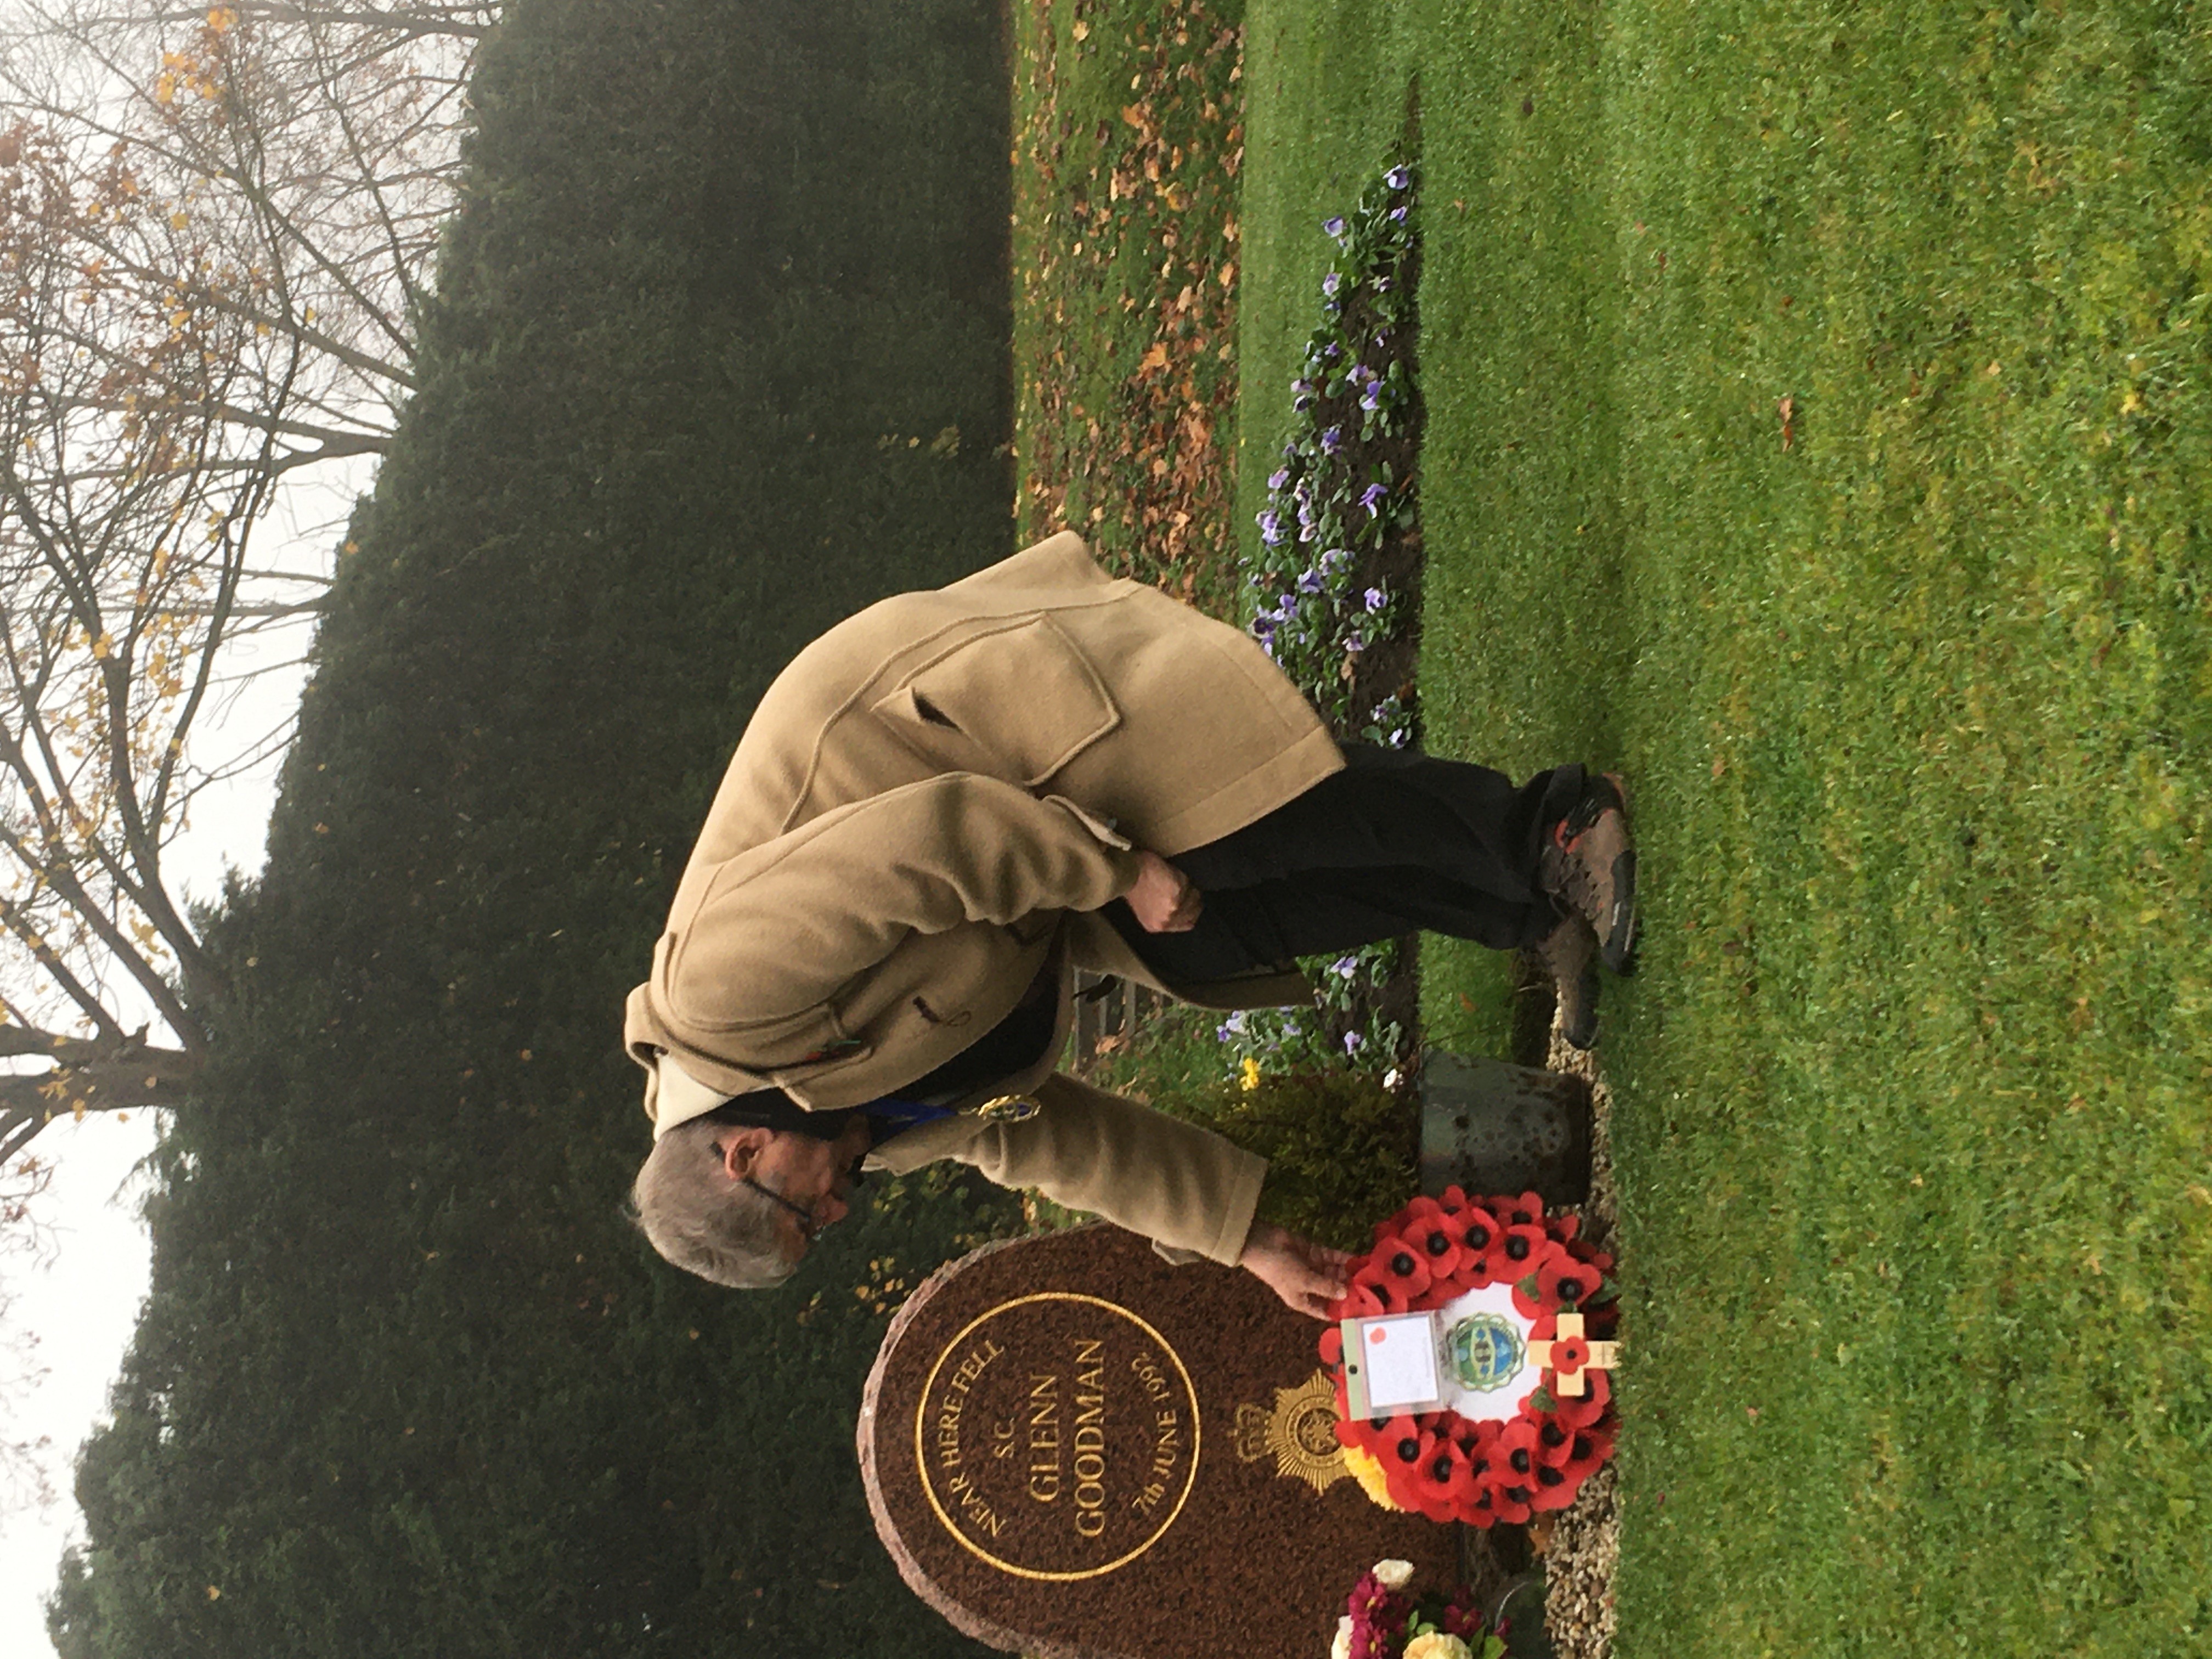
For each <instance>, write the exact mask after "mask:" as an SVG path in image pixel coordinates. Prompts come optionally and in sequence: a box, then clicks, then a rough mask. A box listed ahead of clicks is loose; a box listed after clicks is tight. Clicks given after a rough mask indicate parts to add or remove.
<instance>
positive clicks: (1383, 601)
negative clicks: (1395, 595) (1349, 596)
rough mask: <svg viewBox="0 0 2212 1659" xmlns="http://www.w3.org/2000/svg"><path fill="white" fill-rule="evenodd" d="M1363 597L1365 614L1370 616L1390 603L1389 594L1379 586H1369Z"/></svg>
mask: <svg viewBox="0 0 2212 1659" xmlns="http://www.w3.org/2000/svg"><path fill="white" fill-rule="evenodd" d="M1363 597H1364V601H1365V603H1366V605H1367V614H1368V615H1369V616H1370V617H1371V616H1373V615H1374V614H1375V613H1376V611H1380V610H1381V609H1382V608H1383V606H1384V605H1388V604H1389V603H1390V596H1389V594H1388V593H1385V592H1383V590H1382V589H1381V588H1379V587H1370V588H1369V589H1368V590H1367V592H1366V593H1365V594H1364V596H1363Z"/></svg>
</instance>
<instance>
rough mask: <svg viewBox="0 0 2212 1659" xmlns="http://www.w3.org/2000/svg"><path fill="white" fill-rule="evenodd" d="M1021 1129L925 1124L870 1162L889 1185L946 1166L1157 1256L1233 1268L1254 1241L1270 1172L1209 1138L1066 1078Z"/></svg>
mask: <svg viewBox="0 0 2212 1659" xmlns="http://www.w3.org/2000/svg"><path fill="white" fill-rule="evenodd" d="M1036 1098H1037V1102H1038V1104H1039V1105H1040V1107H1041V1108H1042V1110H1040V1111H1039V1112H1038V1113H1037V1114H1036V1115H1035V1116H1034V1117H1030V1118H1028V1119H1025V1120H1024V1121H1021V1122H1018V1123H1007V1122H985V1121H981V1120H978V1119H975V1118H971V1117H963V1118H954V1119H940V1120H939V1121H937V1122H935V1123H927V1124H923V1125H921V1127H918V1128H915V1129H909V1130H908V1131H907V1133H904V1134H902V1135H900V1136H898V1137H897V1138H896V1139H893V1140H890V1141H889V1142H886V1143H885V1144H884V1146H882V1147H881V1148H879V1149H878V1151H877V1152H876V1153H875V1154H874V1155H873V1156H872V1158H871V1160H870V1161H871V1162H872V1164H877V1165H878V1166H879V1167H882V1168H884V1169H888V1170H892V1171H893V1172H895V1173H901V1174H902V1173H904V1172H905V1171H906V1170H911V1169H914V1168H916V1167H918V1166H919V1165H921V1164H926V1163H929V1162H933V1161H934V1160H935V1159H938V1158H953V1159H957V1161H959V1162H960V1163H963V1164H973V1165H974V1166H975V1168H976V1169H977V1170H979V1171H981V1173H982V1174H983V1175H984V1176H986V1177H987V1178H988V1179H989V1180H991V1181H994V1182H997V1183H998V1184H999V1185H1000V1186H1001V1187H1030V1188H1036V1190H1037V1191H1038V1192H1040V1193H1042V1194H1044V1195H1045V1196H1046V1197H1047V1198H1048V1199H1050V1200H1052V1201H1053V1202H1054V1203H1055V1204H1060V1205H1064V1206H1066V1207H1067V1208H1069V1209H1071V1210H1082V1211H1085V1212H1088V1213H1090V1214H1092V1215H1097V1216H1102V1217H1103V1218H1105V1219H1107V1220H1109V1221H1111V1222H1113V1223H1115V1225H1117V1226H1121V1227H1126V1228H1127V1229H1128V1230H1129V1231H1131V1232H1133V1233H1138V1234H1140V1235H1142V1236H1143V1237H1146V1238H1149V1239H1151V1240H1152V1242H1153V1243H1155V1244H1157V1245H1159V1246H1161V1247H1162V1254H1163V1255H1169V1257H1170V1260H1175V1259H1177V1258H1178V1257H1180V1256H1182V1254H1183V1253H1185V1252H1188V1253H1189V1254H1192V1255H1200V1256H1204V1257H1205V1258H1206V1260H1208V1261H1218V1262H1220V1263H1222V1264H1223V1265H1224V1266H1228V1267H1233V1266H1235V1265H1236V1262H1237V1257H1238V1256H1240V1255H1243V1251H1244V1239H1245V1236H1246V1235H1247V1234H1248V1233H1249V1232H1250V1231H1251V1230H1252V1216H1253V1212H1254V1211H1255V1208H1256V1207H1257V1206H1258V1205H1259V1202H1260V1188H1261V1183H1262V1182H1263V1181H1264V1180H1265V1179H1266V1177H1267V1159H1265V1158H1261V1157H1260V1156H1258V1155H1257V1154H1256V1153H1253V1152H1246V1151H1244V1150H1243V1148H1242V1147H1239V1146H1233V1145H1231V1143H1230V1142H1229V1141H1226V1140H1225V1139H1222V1138H1221V1137H1220V1136H1219V1135H1218V1134H1215V1133H1213V1132H1212V1130H1210V1129H1206V1128H1201V1127H1200V1126H1199V1125H1197V1124H1195V1123H1187V1122H1185V1121H1182V1119H1180V1118H1173V1117H1170V1116H1169V1115H1167V1114H1166V1113H1164V1112H1156V1111H1154V1110H1153V1109H1152V1108H1151V1107H1149V1106H1144V1105H1139V1103H1137V1102H1135V1101H1133V1100H1128V1099H1125V1098H1124V1097H1121V1096H1120V1095H1115V1094H1109V1093H1108V1092H1107V1091H1105V1090H1103V1089H1098V1088H1094V1087H1092V1086H1091V1085H1090V1084H1087V1083H1084V1082H1081V1081H1079V1079H1075V1078H1072V1077H1066V1076H1054V1077H1050V1078H1048V1079H1045V1081H1044V1082H1043V1083H1042V1085H1039V1087H1038V1089H1037V1091H1036Z"/></svg>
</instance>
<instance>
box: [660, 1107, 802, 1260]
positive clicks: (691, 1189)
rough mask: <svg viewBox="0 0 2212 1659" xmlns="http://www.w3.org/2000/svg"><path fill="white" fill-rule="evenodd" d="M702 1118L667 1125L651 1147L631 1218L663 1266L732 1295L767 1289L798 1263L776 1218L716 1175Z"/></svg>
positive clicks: (715, 1128)
mask: <svg viewBox="0 0 2212 1659" xmlns="http://www.w3.org/2000/svg"><path fill="white" fill-rule="evenodd" d="M726 1128H727V1126H726V1125H725V1124H720V1123H717V1122H715V1121H713V1120H712V1119H710V1118H694V1119H693V1120H692V1121H690V1122H689V1123H678V1124H676V1125H674V1126H672V1127H670V1128H669V1129H668V1130H667V1131H666V1133H664V1134H662V1136H661V1137H660V1139H658V1140H656V1141H655V1142H653V1151H652V1152H650V1153H649V1154H647V1158H646V1160H645V1166H644V1168H642V1169H641V1170H639V1171H638V1172H637V1181H636V1182H635V1184H634V1185H633V1186H632V1187H631V1188H630V1194H629V1199H630V1208H631V1219H632V1220H633V1221H634V1222H635V1224H636V1226H637V1230H638V1231H640V1232H641V1233H643V1234H644V1235H645V1237H646V1239H647V1242H648V1243H651V1244H652V1246H653V1249H656V1250H658V1251H659V1253H660V1255H661V1257H662V1259H663V1260H664V1261H668V1262H670V1263H671V1264H672V1265H674V1266H676V1267H681V1268H683V1269H684V1272H686V1273H696V1274H698V1275H699V1277H700V1278H702V1279H711V1280H713V1281H714V1283H715V1284H717V1285H728V1286H729V1287H730V1288H731V1289H732V1290H738V1291H766V1290H773V1289H774V1288H775V1286H777V1285H781V1284H782V1283H783V1281H784V1280H785V1279H788V1278H790V1277H791V1275H792V1273H793V1272H794V1271H795V1270H796V1269H797V1267H798V1266H799V1264H798V1262H796V1261H788V1260H787V1259H786V1258H785V1256H784V1253H783V1241H782V1239H781V1237H779V1236H778V1235H779V1226H778V1222H779V1217H780V1213H781V1212H779V1211H778V1209H777V1207H776V1206H775V1204H774V1203H773V1202H771V1201H770V1200H768V1199H767V1198H764V1197H763V1196H762V1195H761V1194H758V1193H757V1192H755V1191H753V1190H752V1188H750V1187H741V1186H733V1185H732V1183H731V1182H729V1181H728V1180H726V1179H725V1178H724V1176H723V1175H722V1173H721V1169H722V1158H721V1154H720V1152H719V1151H717V1150H716V1148H715V1146H714V1138H715V1136H716V1135H717V1134H719V1133H723V1132H724V1131H725V1130H726Z"/></svg>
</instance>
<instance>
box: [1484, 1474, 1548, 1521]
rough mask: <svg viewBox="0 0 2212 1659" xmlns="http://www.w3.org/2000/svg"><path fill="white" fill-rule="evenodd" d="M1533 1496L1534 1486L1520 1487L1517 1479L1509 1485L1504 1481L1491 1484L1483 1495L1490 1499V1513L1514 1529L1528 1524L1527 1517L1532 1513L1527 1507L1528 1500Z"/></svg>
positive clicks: (1520, 1484)
mask: <svg viewBox="0 0 2212 1659" xmlns="http://www.w3.org/2000/svg"><path fill="white" fill-rule="evenodd" d="M1535 1495H1536V1489H1535V1488H1534V1486H1524V1485H1522V1483H1521V1481H1520V1480H1519V1478H1518V1477H1516V1478H1514V1480H1512V1481H1511V1482H1510V1484H1509V1483H1507V1482H1504V1481H1497V1482H1493V1483H1492V1485H1491V1486H1490V1487H1489V1489H1488V1490H1487V1491H1486V1492H1485V1493H1484V1496H1486V1498H1489V1499H1490V1510H1491V1513H1492V1515H1493V1516H1496V1517H1497V1518H1498V1520H1500V1521H1503V1522H1505V1523H1506V1524H1507V1525H1508V1526H1514V1527H1521V1526H1526V1525H1527V1524H1528V1517H1529V1516H1530V1515H1532V1514H1533V1513H1534V1510H1531V1509H1530V1508H1529V1507H1528V1500H1529V1499H1530V1498H1534V1496H1535Z"/></svg>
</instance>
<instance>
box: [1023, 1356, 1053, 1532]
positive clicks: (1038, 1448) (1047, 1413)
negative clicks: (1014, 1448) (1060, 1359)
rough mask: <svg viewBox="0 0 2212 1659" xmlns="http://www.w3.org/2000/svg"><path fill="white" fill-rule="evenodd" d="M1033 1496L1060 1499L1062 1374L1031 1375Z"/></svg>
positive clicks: (1046, 1501)
mask: <svg viewBox="0 0 2212 1659" xmlns="http://www.w3.org/2000/svg"><path fill="white" fill-rule="evenodd" d="M1030 1454H1031V1455H1030V1485H1029V1492H1030V1497H1031V1498H1035V1499H1036V1501H1037V1502H1038V1503H1040V1504H1049V1503H1051V1502H1052V1501H1053V1500H1054V1498H1058V1497H1059V1496H1060V1373H1059V1372H1057V1371H1054V1372H1051V1373H1049V1374H1048V1373H1045V1372H1042V1371H1031V1372H1030Z"/></svg>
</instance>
